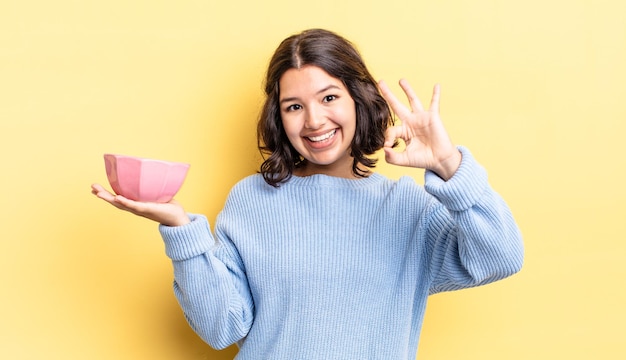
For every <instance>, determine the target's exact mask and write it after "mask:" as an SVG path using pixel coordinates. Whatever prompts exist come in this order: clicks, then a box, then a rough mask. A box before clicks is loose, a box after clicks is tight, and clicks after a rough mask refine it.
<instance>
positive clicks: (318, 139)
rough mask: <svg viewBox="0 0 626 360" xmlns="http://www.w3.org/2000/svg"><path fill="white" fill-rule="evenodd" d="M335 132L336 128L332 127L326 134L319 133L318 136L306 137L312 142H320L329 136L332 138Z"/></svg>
mask: <svg viewBox="0 0 626 360" xmlns="http://www.w3.org/2000/svg"><path fill="white" fill-rule="evenodd" d="M336 133H337V129H333V130H331V131H329V132H327V133H326V134H323V135H320V136H307V137H306V138H307V139H309V140H310V141H312V142H322V141H324V140H328V139H330V138H332V137H333V136H335V134H336Z"/></svg>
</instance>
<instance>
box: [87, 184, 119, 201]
mask: <svg viewBox="0 0 626 360" xmlns="http://www.w3.org/2000/svg"><path fill="white" fill-rule="evenodd" d="M91 193H92V194H94V195H96V196H97V197H99V198H100V199H102V200H106V201H108V202H113V201H114V199H115V195H113V194H111V193H110V192H109V191H107V190H106V189H105V188H103V187H102V186H101V185H99V184H93V185H91Z"/></svg>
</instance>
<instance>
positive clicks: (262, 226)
mask: <svg viewBox="0 0 626 360" xmlns="http://www.w3.org/2000/svg"><path fill="white" fill-rule="evenodd" d="M460 150H461V151H462V153H463V160H462V164H461V167H460V168H459V169H458V171H457V173H456V174H455V175H454V176H453V177H452V178H451V179H450V180H449V181H447V182H444V181H442V180H441V179H440V178H439V177H437V175H435V174H434V173H431V172H428V171H427V172H426V174H425V185H424V187H422V186H420V185H418V184H416V183H415V182H414V181H413V180H412V179H410V178H407V177H405V178H401V179H400V180H398V181H392V180H389V179H387V178H385V177H383V176H381V175H378V174H373V175H371V176H370V177H368V178H364V179H358V180H349V179H343V178H334V177H329V176H325V175H314V176H309V177H293V178H292V179H290V180H289V181H288V182H287V183H285V184H283V185H282V186H280V187H279V188H273V187H271V186H269V185H267V184H266V183H265V182H264V181H263V178H262V177H261V176H260V175H253V176H250V177H248V178H245V179H243V180H242V181H241V182H239V183H238V184H237V185H236V186H235V187H234V188H233V189H232V191H231V193H230V195H229V197H228V200H227V202H226V204H225V207H224V209H223V211H222V212H221V213H220V215H219V216H218V218H217V221H216V224H215V232H214V233H213V234H212V233H211V230H210V227H209V224H208V222H207V220H206V218H205V217H203V216H200V215H192V216H191V217H192V222H191V223H190V224H188V225H185V226H181V227H165V226H160V231H161V234H162V236H163V239H164V241H165V247H166V253H167V255H168V256H169V257H170V258H171V259H172V261H173V264H174V277H175V282H174V291H175V294H176V296H177V298H178V300H179V302H180V305H181V307H182V309H183V311H184V313H185V315H186V317H187V320H188V321H189V323H190V325H191V327H192V328H193V329H194V330H195V331H196V332H197V333H198V334H199V335H200V336H201V337H202V339H204V340H205V341H206V342H207V343H209V344H210V345H211V346H212V347H214V348H218V349H220V348H224V347H226V346H229V345H231V344H233V343H235V342H236V343H238V345H239V348H240V349H239V354H238V357H237V359H242V360H243V359H253V360H261V359H272V360H280V359H288V360H294V359H324V360H328V359H338V360H350V359H355V360H357V359H358V360H364V359H380V360H396V359H398V360H400V359H415V356H416V352H417V344H418V340H419V334H420V330H421V326H422V321H423V317H424V311H425V307H426V299H427V296H428V295H429V294H433V293H436V292H441V291H448V290H454V289H461V288H467V287H471V286H477V285H482V284H486V283H489V282H492V281H495V280H499V279H502V278H504V277H506V276H509V275H511V274H513V273H515V272H517V271H518V270H519V269H520V267H521V266H522V261H523V245H522V240H521V236H520V232H519V230H518V228H517V226H516V224H515V221H514V220H513V217H512V215H511V213H510V211H509V209H508V207H507V206H506V204H505V202H504V201H503V200H502V199H501V198H500V197H499V196H498V195H497V194H496V193H495V192H494V191H493V190H492V189H491V187H490V186H489V184H488V182H487V175H486V172H485V171H484V170H483V168H482V167H481V166H480V165H479V164H478V163H477V162H476V161H475V160H474V159H473V157H472V155H471V154H470V152H469V151H468V150H467V149H465V148H462V147H460Z"/></svg>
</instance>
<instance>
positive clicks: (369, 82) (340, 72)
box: [257, 29, 393, 187]
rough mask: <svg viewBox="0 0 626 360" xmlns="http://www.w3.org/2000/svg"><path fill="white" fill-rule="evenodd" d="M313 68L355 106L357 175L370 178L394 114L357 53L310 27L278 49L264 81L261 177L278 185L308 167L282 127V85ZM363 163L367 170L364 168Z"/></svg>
mask: <svg viewBox="0 0 626 360" xmlns="http://www.w3.org/2000/svg"><path fill="white" fill-rule="evenodd" d="M305 65H314V66H317V67H319V68H321V69H323V70H324V71H326V72H327V73H328V74H329V75H331V76H332V77H335V78H337V79H339V80H341V81H342V82H343V84H344V85H345V86H346V88H347V89H348V92H349V93H350V96H352V98H353V99H354V102H355V107H356V131H355V135H354V139H353V140H352V144H351V149H350V151H351V154H350V155H351V156H352V157H353V158H354V161H353V163H352V172H353V173H354V174H355V175H356V176H360V177H365V176H368V175H369V173H370V171H369V170H368V169H367V168H373V167H375V165H376V162H377V159H374V158H369V157H368V156H370V155H372V154H374V153H375V152H376V151H377V150H379V149H380V148H382V146H383V143H384V140H385V139H384V138H385V130H386V129H387V128H388V127H389V126H391V125H393V117H392V115H391V110H390V109H389V105H388V104H387V102H386V101H385V99H384V98H383V97H382V96H381V94H380V92H379V90H378V86H377V83H376V81H375V80H374V78H373V77H372V75H371V74H370V73H369V71H368V70H367V67H366V66H365V63H364V62H363V59H362V57H361V55H360V54H359V52H358V50H357V49H356V48H355V47H354V45H353V44H352V43H350V42H349V41H348V40H346V39H344V38H343V37H341V36H339V35H337V34H335V33H333V32H331V31H328V30H323V29H309V30H305V31H303V32H301V33H299V34H296V35H292V36H290V37H288V38H286V39H285V40H283V41H282V43H281V44H280V45H279V46H278V48H277V49H276V51H275V52H274V55H273V56H272V58H271V60H270V63H269V66H268V69H267V74H266V78H265V83H264V85H265V95H266V99H265V103H264V104H263V108H262V110H261V113H260V116H259V122H258V126H257V143H258V147H259V151H260V152H261V155H262V156H263V159H264V161H263V163H262V164H261V168H260V173H261V174H262V175H263V178H264V179H265V181H266V182H267V183H268V184H270V185H272V186H274V187H278V186H279V185H280V183H282V182H285V181H287V180H289V178H291V176H292V174H293V171H294V169H296V168H298V167H300V166H303V165H304V164H306V159H304V158H303V157H302V156H301V155H300V154H299V153H298V152H297V151H296V149H295V148H294V147H293V146H292V145H291V143H290V142H289V139H288V138H287V134H286V133H285V130H284V128H283V124H282V120H281V116H280V107H279V98H280V87H279V81H280V78H281V77H282V76H283V74H284V73H285V72H286V71H287V70H289V69H292V68H296V69H299V68H301V67H302V66H305ZM359 164H361V165H363V166H365V167H366V169H365V170H362V169H360V167H359Z"/></svg>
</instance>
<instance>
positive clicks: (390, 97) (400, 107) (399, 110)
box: [378, 80, 410, 118]
mask: <svg viewBox="0 0 626 360" xmlns="http://www.w3.org/2000/svg"><path fill="white" fill-rule="evenodd" d="M378 87H379V88H380V92H381V94H382V95H383V97H384V98H385V100H387V102H388V103H389V106H391V110H393V112H395V113H396V114H397V115H398V116H399V117H400V118H403V117H404V116H405V115H406V114H408V113H409V112H410V111H409V109H407V107H406V106H404V104H402V102H400V100H398V98H397V97H396V96H395V95H394V94H393V92H391V89H389V86H387V83H386V82H385V81H384V80H381V81H379V82H378Z"/></svg>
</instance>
